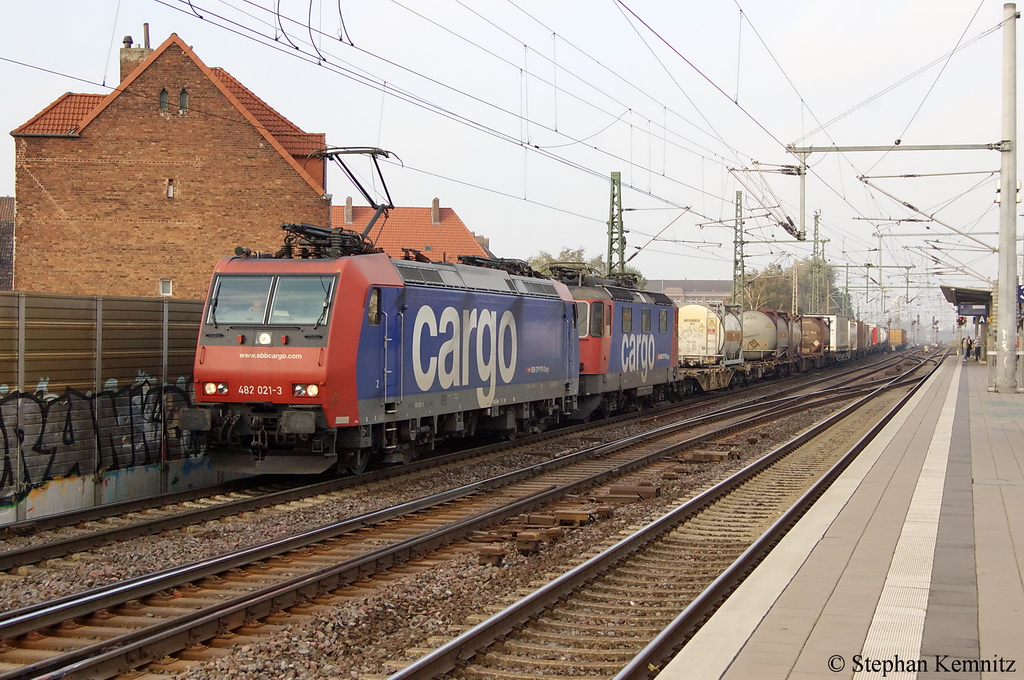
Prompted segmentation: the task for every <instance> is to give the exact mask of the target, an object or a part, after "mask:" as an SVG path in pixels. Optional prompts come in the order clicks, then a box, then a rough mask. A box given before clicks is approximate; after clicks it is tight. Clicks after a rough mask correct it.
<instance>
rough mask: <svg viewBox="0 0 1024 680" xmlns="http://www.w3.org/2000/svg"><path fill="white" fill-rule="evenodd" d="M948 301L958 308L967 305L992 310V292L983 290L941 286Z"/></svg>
mask: <svg viewBox="0 0 1024 680" xmlns="http://www.w3.org/2000/svg"><path fill="white" fill-rule="evenodd" d="M939 288H940V289H941V290H942V294H943V295H945V296H946V301H947V302H949V304H951V305H953V306H954V307H956V308H958V309H959V307H960V305H962V304H966V305H988V306H989V309H991V308H992V291H990V290H983V289H981V288H954V287H953V286H939Z"/></svg>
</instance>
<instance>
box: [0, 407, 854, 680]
mask: <svg viewBox="0 0 1024 680" xmlns="http://www.w3.org/2000/svg"><path fill="white" fill-rule="evenodd" d="M815 398H816V399H818V400H819V401H820V400H821V399H829V400H832V399H836V398H839V396H838V395H835V394H831V395H825V396H818V397H815ZM843 398H847V399H848V398H849V396H845V397H843ZM793 400H795V398H791V399H790V400H789V401H793ZM754 408H760V410H761V411H767V412H768V414H767V415H766V414H761V415H759V416H754V417H753V418H755V419H757V420H759V421H760V422H765V420H766V419H768V418H771V417H776V418H777V417H779V415H780V414H782V411H781V410H780V409H782V408H783V406H782V405H781V404H779V403H769V404H762V405H760V406H758V407H755V406H748V407H745V408H744V409H736V410H734V411H733V413H731V414H719V417H729V418H732V422H730V423H729V424H727V425H726V426H720V427H718V428H716V431H714V432H707V433H705V434H703V435H700V436H697V437H694V436H690V435H689V434H686V435H683V434H680V433H679V432H680V431H681V430H684V429H686V428H692V427H694V426H695V423H683V424H676V425H673V426H667V427H663V428H660V430H661V431H660V432H659V435H660V436H662V437H667V438H669V439H672V441H670V442H669V443H662V444H661V445H654V444H651V443H650V442H644V441H640V438H634V440H633V441H632V442H624V443H619V444H616V445H614V446H611V445H605V446H599V447H594V448H593V450H591V451H590V452H589V453H587V455H581V454H574V455H573V456H566V457H564V458H563V459H559V460H556V461H549V462H548V463H545V464H543V465H537V466H533V468H531V469H530V470H526V471H521V472H520V473H516V474H518V475H520V476H519V478H513V477H509V476H506V479H503V480H501V481H500V482H492V483H493V484H496V487H495V490H493V491H491V492H490V494H489V495H488V494H485V493H484V490H485V486H486V485H485V484H484V483H480V484H478V485H472V486H471V487H467V488H463V489H459V490H456V491H454V492H451V493H449V494H447V495H445V496H443V497H435V498H432V499H425V500H424V501H422V502H421V503H420V504H410V505H408V506H406V507H404V508H401V509H400V510H401V511H404V513H406V514H404V515H403V514H401V513H400V512H399V510H395V511H391V512H390V514H379V515H377V516H375V517H360V518H356V519H355V520H351V521H350V522H348V523H342V524H339V525H334V526H331V527H324V528H323V529H321V530H318V531H316V532H307V533H306V534H304V535H302V536H298V537H293V538H290V539H288V540H285V541H278V542H274V543H273V544H267V545H264V546H259V547H257V548H252V549H247V550H243V551H239V552H238V553H237V554H234V555H230V556H224V557H221V558H217V559H214V560H207V561H204V562H203V563H200V564H196V565H189V566H188V567H187V568H181V569H174V570H168V571H167V572H163V573H161V574H156V575H153V576H149V577H145V578H142V579H133V580H132V581H128V582H124V583H120V584H115V585H114V586H111V587H107V588H101V589H96V590H94V591H90V592H88V593H84V594H80V595H76V596H73V597H67V598H63V599H61V600H59V601H56V602H51V603H44V604H41V605H38V606H35V607H29V608H25V609H22V610H18V611H16V612H10V613H8V614H5V615H3V616H2V618H0V638H2V639H6V640H7V642H6V648H5V650H6V651H2V652H0V664H10V666H3V665H0V670H5V671H6V672H5V673H4V674H2V675H0V678H14V677H35V676H36V675H38V674H39V673H60V674H63V677H77V676H82V677H84V676H89V677H102V676H103V675H104V674H106V673H114V672H115V671H116V670H117V669H120V668H123V667H128V666H132V667H134V666H136V665H138V664H139V663H141V662H143V661H154V660H159V659H160V658H162V657H163V656H164V655H165V654H166V653H167V652H168V651H170V650H182V649H184V650H186V651H185V652H183V653H182V654H181V656H179V657H178V659H179V660H178V661H171V662H169V665H171V666H173V664H176V663H179V662H184V661H187V660H188V659H189V658H199V657H203V656H209V655H213V654H216V653H217V652H216V651H215V650H216V649H217V648H218V646H226V645H230V644H238V643H239V642H244V641H245V640H247V639H250V638H252V637H253V636H256V635H258V634H259V633H260V632H262V633H268V632H272V631H273V630H274V626H275V625H277V622H279V621H280V619H281V617H282V616H283V614H281V613H280V612H281V610H283V609H285V608H291V611H292V613H293V614H295V613H301V612H302V610H303V608H309V607H316V606H320V605H322V604H324V603H325V602H327V601H331V600H335V599H343V598H346V597H352V596H354V591H355V592H356V593H357V592H358V591H359V590H360V589H359V587H358V584H359V583H360V580H361V579H365V577H366V576H367V575H368V574H370V573H373V572H375V571H379V570H382V569H391V570H392V571H394V567H395V565H396V564H399V563H402V564H404V566H403V567H402V568H403V569H410V570H417V569H421V568H429V566H430V564H429V563H423V562H422V561H421V562H417V561H416V560H415V559H414V558H415V556H416V555H418V554H421V553H423V552H425V551H429V550H432V549H436V548H438V547H439V546H442V545H446V544H450V543H451V542H452V541H454V540H457V539H458V538H460V537H464V536H466V535H467V534H471V533H472V532H474V531H482V530H484V529H486V528H487V527H490V526H493V525H495V524H496V523H497V522H500V521H502V520H503V519H507V518H509V517H513V516H516V515H521V514H523V513H527V512H529V511H531V510H533V509H534V508H537V507H540V506H541V505H543V504H551V503H558V502H559V499H563V498H565V496H566V495H567V494H572V493H580V492H581V491H583V490H586V489H589V488H593V487H594V486H595V485H597V484H602V483H605V482H606V481H607V480H610V479H614V476H615V475H620V474H623V473H625V472H628V471H629V470H631V469H635V468H637V467H639V466H642V465H646V464H654V465H657V464H666V462H665V461H663V460H662V459H663V458H664V457H665V456H666V455H669V454H671V453H673V452H678V451H680V450H682V448H684V447H686V446H693V445H695V444H697V443H699V442H700V441H706V440H708V439H710V438H712V437H714V436H718V437H721V436H728V435H729V432H735V430H736V428H740V427H750V426H751V425H752V423H751V417H750V416H745V415H742V411H745V410H751V409H754ZM787 408H789V409H791V411H790V412H792V410H796V409H802V410H806V409H807V408H808V406H807V405H794V404H789V405H788V406H787ZM649 438H650V436H649V435H648V436H647V437H645V439H649ZM627 446H630V447H631V449H632V450H627V449H626V447H627ZM581 453H582V452H581ZM570 463H576V464H575V465H572V466H571V467H572V468H576V472H574V473H573V478H572V479H568V478H567V477H566V475H567V474H568V472H569V469H570V465H569V464H570ZM598 464H600V465H599V468H600V469H597V467H598ZM669 464H670V463H669ZM546 467H551V468H560V469H554V470H550V471H545V472H544V473H543V475H541V474H540V473H541V470H542V468H546ZM513 489H516V491H517V493H516V494H513V493H512V490H513ZM429 507H439V509H437V510H435V513H436V514H435V516H433V517H428V516H427V515H425V512H426V510H427V508H429ZM552 508H554V509H552ZM563 509H564V510H565V512H568V513H570V514H571V513H573V512H580V510H579V507H578V504H575V503H574V504H570V505H568V506H565V507H564V508H563ZM545 512H548V513H550V512H556V513H557V512H558V506H551V505H548V508H547V509H546V510H545ZM409 513H411V515H410V514H409ZM399 517H403V519H401V520H399V519H398V518H399ZM381 521H385V522H387V523H388V524H386V525H384V526H378V527H377V528H373V529H367V528H366V527H367V525H368V524H370V523H373V522H381ZM410 560H411V561H410ZM353 584H357V585H356V587H353ZM258 618H260V619H262V620H261V622H260V623H259V624H256V623H254V621H255V620H256V619H258ZM231 629H233V630H234V632H227V631H229V630H231ZM198 640H209V641H210V647H209V648H206V649H200V648H199V647H198V646H197V644H196V641H198Z"/></svg>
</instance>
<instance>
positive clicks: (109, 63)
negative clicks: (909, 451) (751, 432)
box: [0, 0, 1003, 320]
mask: <svg viewBox="0 0 1024 680" xmlns="http://www.w3.org/2000/svg"><path fill="white" fill-rule="evenodd" d="M278 9H279V13H278V11H277V10H278ZM3 10H4V21H3V22H2V23H0V82H2V83H3V85H4V87H3V91H4V102H3V106H2V107H0V117H2V123H3V125H4V126H6V127H5V128H4V129H6V130H7V131H10V130H13V129H15V128H16V127H18V126H19V125H21V124H22V123H24V122H26V121H27V120H29V119H30V118H31V117H32V116H34V115H35V114H36V113H38V112H39V111H41V110H42V109H43V108H44V107H45V106H47V105H48V104H49V103H51V102H52V101H53V100H54V99H56V98H57V97H58V96H59V95H60V94H62V93H63V92H67V91H72V92H88V93H107V92H109V91H110V89H111V88H113V87H116V85H117V81H118V66H117V59H118V49H119V48H120V47H121V43H122V39H123V37H124V36H125V35H131V36H132V37H133V38H134V39H135V41H136V42H137V43H138V42H141V41H142V34H143V31H142V25H143V23H144V22H148V23H149V26H150V35H151V42H152V46H153V47H156V46H157V45H159V44H160V43H161V42H163V41H164V40H165V39H166V38H167V36H168V35H169V34H170V33H172V32H174V33H177V34H178V35H179V36H181V37H182V38H183V39H184V40H185V41H186V42H187V43H188V44H189V45H191V46H192V47H193V49H194V50H195V52H196V53H197V55H198V56H199V58H200V59H202V60H203V61H204V62H205V63H206V64H207V65H208V66H211V67H214V66H219V67H222V68H224V69H225V70H227V71H228V72H230V73H231V74H232V75H234V76H235V77H236V78H238V79H239V80H240V81H241V82H242V83H243V84H245V85H246V86H247V87H249V88H250V89H251V90H253V91H254V92H255V93H256V94H257V95H259V96H260V97H261V98H263V99H264V100H265V101H266V102H268V103H269V104H270V105H271V106H273V107H274V108H275V109H277V110H278V111H280V112H281V113H282V114H284V115H285V116H286V117H287V118H289V119H290V120H291V121H293V122H294V123H296V124H297V125H299V126H300V127H301V128H303V129H304V130H306V131H307V132H325V133H326V134H327V139H328V143H329V144H331V145H336V146H379V147H382V148H385V149H388V150H390V151H392V152H394V153H395V154H396V155H397V157H398V158H399V159H401V164H390V163H389V164H385V165H384V174H385V178H386V181H387V185H388V189H389V190H390V192H391V196H392V198H393V199H394V201H395V203H396V204H398V205H408V206H427V205H429V204H430V201H431V199H432V198H434V197H435V196H437V197H439V198H440V201H441V204H442V205H443V206H447V207H451V208H453V209H454V210H455V211H456V212H457V213H458V214H459V215H460V217H461V218H462V219H463V221H464V222H465V223H466V225H467V226H468V227H469V228H470V229H472V230H473V231H475V232H476V233H478V234H482V235H484V236H487V237H489V238H490V244H491V250H492V251H493V252H494V253H495V254H496V255H499V256H503V257H518V258H526V257H529V256H530V255H533V254H535V253H536V252H537V251H538V250H541V249H545V250H548V251H550V252H554V253H557V252H558V251H559V250H560V249H561V248H563V247H573V248H578V247H585V248H586V249H587V252H588V254H590V255H597V254H602V253H604V251H605V249H606V232H607V226H606V222H607V220H608V211H609V182H608V177H609V175H610V173H611V172H612V171H618V172H621V173H622V179H623V184H624V190H623V205H624V206H625V207H626V208H627V209H629V210H630V211H629V212H627V213H626V214H625V226H626V229H628V230H629V235H628V244H629V245H628V246H627V249H628V252H629V253H636V255H635V257H634V258H633V260H632V261H631V264H633V265H636V266H637V267H638V268H639V269H640V270H641V271H643V273H644V274H645V275H646V276H647V277H648V278H673V279H703V278H719V279H724V278H731V276H732V270H733V265H732V259H733V238H732V237H733V227H732V225H733V221H734V218H735V213H736V208H735V197H736V192H737V191H743V193H744V208H743V210H744V214H745V216H746V218H747V220H746V222H745V230H746V233H747V237H746V238H747V239H748V240H751V241H758V240H760V241H784V240H787V239H789V237H788V236H787V234H786V233H785V231H784V230H783V229H781V228H779V227H777V226H775V224H776V222H777V221H779V220H781V219H785V218H786V217H790V218H792V219H793V220H794V221H795V222H797V223H798V222H799V220H800V210H799V180H798V178H797V177H796V176H792V175H786V174H779V173H778V172H777V170H778V168H779V166H783V165H790V166H792V165H795V164H796V163H797V159H796V158H795V157H794V156H792V155H791V154H788V153H787V152H786V148H785V147H786V145H787V144H794V143H796V144H799V145H815V146H827V145H830V144H838V145H841V146H849V145H884V144H892V143H893V142H895V140H901V143H902V144H904V145H914V144H965V143H991V142H997V141H998V140H999V139H1000V138H1001V135H1002V131H1001V129H1000V121H1001V112H1000V106H1001V88H1002V85H1001V69H1002V64H1001V60H1002V56H1001V54H1002V39H1003V38H1002V31H1001V29H1000V23H1001V21H1002V17H1003V3H1002V2H996V1H995V0H983V1H981V2H979V1H978V0H930V1H929V2H923V1H917V0H914V1H904V0H857V1H856V2H853V1H849V2H844V1H832V2H825V1H823V0H789V1H787V2H778V1H777V0H775V1H769V0H714V1H708V0H704V1H702V2H693V1H687V0H624V1H623V2H615V1H613V0H555V1H554V2H552V1H551V0H548V1H546V2H536V1H535V0H487V1H480V0H463V1H462V2H459V1H449V0H419V1H417V2H413V1H412V0H400V1H386V0H377V1H375V2H351V0H303V1H302V2H299V1H298V0H252V1H248V0H229V1H227V2H221V1H219V0H192V2H191V3H189V2H188V0H182V1H179V0H159V1H157V0H91V1H90V2H81V1H80V0H78V1H74V2H71V1H58V0H5V2H4V3H3ZM339 36H340V37H341V38H342V39H343V40H342V39H339ZM349 42H351V43H352V44H349ZM808 162H809V164H810V166H811V170H810V173H809V176H808V182H807V197H806V206H807V209H806V223H807V230H808V237H810V233H811V229H812V224H813V217H812V216H813V214H814V212H815V211H820V213H821V218H820V229H821V234H822V237H823V238H827V239H829V242H828V243H827V245H826V254H827V257H828V258H829V260H830V261H831V262H832V263H833V264H836V265H839V266H843V265H845V264H848V263H849V264H853V265H856V267H853V268H851V269H850V270H849V271H850V277H851V285H852V286H854V287H863V286H864V285H865V282H866V278H865V269H864V267H863V265H864V264H865V263H867V262H871V263H873V264H875V265H878V264H879V263H881V264H882V265H884V266H886V267H889V266H893V265H901V266H911V265H912V266H914V269H913V270H910V271H911V272H912V276H911V278H910V283H911V285H912V286H914V287H917V286H925V287H930V288H931V290H930V291H929V290H924V291H922V290H917V289H916V288H912V289H911V290H910V297H911V298H912V299H913V304H912V305H911V306H910V307H909V308H908V307H906V306H904V302H903V301H900V300H899V296H901V295H904V294H905V293H906V292H907V290H906V282H907V279H906V275H905V274H904V273H903V272H904V271H906V270H897V269H883V270H882V271H883V272H884V279H885V280H884V281H883V283H887V285H888V286H889V287H890V291H889V292H888V293H887V297H886V301H887V305H893V303H895V304H896V306H895V307H890V308H889V309H884V310H883V309H882V308H881V307H880V303H881V299H880V296H878V295H877V293H876V292H875V293H873V292H872V291H867V292H866V293H860V292H858V295H859V297H860V303H861V305H862V309H863V310H864V312H865V314H867V313H872V314H874V315H875V316H883V315H891V314H892V313H893V312H894V311H895V313H897V314H901V315H903V316H904V317H906V316H907V315H908V314H910V315H913V314H918V313H920V314H921V315H922V317H927V318H929V320H930V316H931V315H932V314H934V313H939V312H942V313H944V314H947V315H948V314H949V311H948V306H945V305H944V304H943V303H940V302H938V300H940V299H941V298H940V297H939V296H938V294H937V292H935V289H936V288H937V286H938V284H939V283H950V284H954V285H963V286H976V287H986V284H985V283H984V282H983V281H981V280H979V278H978V277H979V276H980V277H983V278H989V279H995V278H996V267H997V264H996V258H995V256H994V255H991V254H987V253H986V252H984V249H982V248H979V247H977V245H976V244H975V243H973V242H971V241H969V240H966V239H964V238H963V237H961V236H958V235H956V234H954V233H953V232H951V231H949V230H948V229H947V228H945V227H943V226H941V225H940V224H938V223H934V222H933V223H927V222H921V221H912V222H906V221H903V222H896V220H906V219H908V218H913V219H915V220H919V219H920V220H923V219H925V218H924V217H923V216H922V215H921V214H919V213H916V212H913V211H911V210H910V209H909V208H907V207H905V206H903V205H901V203H902V202H906V203H909V204H911V205H913V206H915V207H917V208H918V209H919V210H921V211H923V212H924V213H926V214H928V215H934V216H935V217H936V218H937V219H938V220H941V221H942V222H945V223H946V224H949V225H951V226H954V227H956V228H957V229H960V230H962V231H967V232H972V233H975V234H988V233H993V232H996V231H997V230H998V210H997V206H996V205H995V204H994V203H993V197H994V191H995V186H996V182H997V180H998V174H997V171H998V169H999V154H998V153H997V152H995V151H958V152H913V151H899V152H892V153H845V154H841V155H840V154H825V153H818V154H813V155H811V156H810V158H809V159H808ZM759 170H760V171H759ZM864 175H867V176H869V177H870V178H871V179H869V181H870V182H871V184H872V185H874V187H872V186H870V185H868V184H865V183H864V182H862V181H860V180H859V179H858V177H860V176H864ZM905 175H915V177H905ZM365 176H366V177H367V180H368V181H369V173H366V175H365ZM875 187H877V188H875ZM328 191H329V192H331V193H332V194H333V195H334V200H335V202H336V203H340V202H343V201H344V199H345V197H346V196H348V195H353V196H357V194H356V192H355V191H354V189H353V188H352V187H351V186H350V185H349V184H348V181H347V180H346V179H345V178H344V177H343V176H340V173H339V174H338V175H332V176H331V177H330V179H329V187H328ZM883 192H888V193H890V194H892V195H893V196H894V197H896V199H898V200H893V199H892V198H889V197H888V196H886V194H885V193H883ZM13 193H14V144H13V139H12V138H11V137H10V136H7V135H5V136H4V138H3V142H2V146H0V195H10V194H13ZM723 225H724V226H723ZM267 228H268V229H271V230H274V231H277V230H278V225H271V224H268V225H267ZM878 234H883V235H884V236H883V237H882V238H879V237H878V236H877V235H878ZM918 234H925V236H919V235H918ZM655 237H657V238H655ZM978 239H980V240H982V241H985V242H988V243H991V244H993V245H994V244H995V243H996V237H995V236H987V235H980V236H978ZM638 247H640V248H641V249H640V250H637V248H638ZM746 250H747V253H748V255H749V256H748V258H747V266H748V267H749V268H754V269H761V268H763V267H765V266H767V265H768V264H771V263H775V262H777V263H779V264H781V265H783V266H788V265H789V264H790V263H791V262H792V258H793V257H808V256H809V255H810V253H811V245H810V243H809V242H808V243H805V244H797V243H761V244H748V245H747V248H746ZM923 250H926V251H929V252H930V253H931V254H932V255H935V256H936V257H938V258H939V259H940V261H941V262H942V263H944V264H943V265H941V266H940V265H937V264H936V263H935V262H934V260H932V259H931V258H926V257H924V255H923V254H922V251H923ZM949 265H954V266H957V267H960V268H961V269H969V270H971V271H973V272H975V274H976V275H977V276H975V277H971V276H964V275H963V274H962V273H959V272H955V271H954V270H953V269H951V268H950V266H949ZM845 271H846V270H845V269H844V274H843V275H842V277H841V278H843V279H844V278H845ZM871 276H872V278H873V279H875V281H876V282H877V280H878V270H877V269H875V270H874V271H873V272H872V273H871ZM871 285H874V284H871Z"/></svg>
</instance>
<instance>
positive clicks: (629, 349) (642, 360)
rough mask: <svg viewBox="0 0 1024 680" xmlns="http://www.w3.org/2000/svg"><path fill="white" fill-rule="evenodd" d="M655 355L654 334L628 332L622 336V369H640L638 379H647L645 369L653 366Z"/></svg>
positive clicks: (647, 369)
mask: <svg viewBox="0 0 1024 680" xmlns="http://www.w3.org/2000/svg"><path fill="white" fill-rule="evenodd" d="M655 355H656V351H655V347H654V335H652V334H650V333H645V334H643V335H635V334H632V333H629V334H625V335H623V336H622V357H621V358H622V370H623V371H640V372H641V373H640V379H641V380H647V371H649V370H651V369H652V368H654V359H655Z"/></svg>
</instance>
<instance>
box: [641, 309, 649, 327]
mask: <svg viewBox="0 0 1024 680" xmlns="http://www.w3.org/2000/svg"><path fill="white" fill-rule="evenodd" d="M640 332H641V333H650V332H651V310H649V309H641V310H640Z"/></svg>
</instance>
